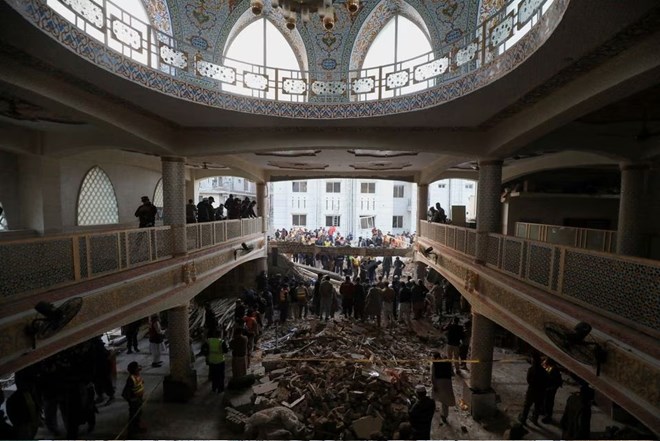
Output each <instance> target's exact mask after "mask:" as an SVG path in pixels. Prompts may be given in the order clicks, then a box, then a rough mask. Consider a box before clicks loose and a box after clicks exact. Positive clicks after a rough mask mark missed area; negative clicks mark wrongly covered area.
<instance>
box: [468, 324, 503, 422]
mask: <svg viewBox="0 0 660 441" xmlns="http://www.w3.org/2000/svg"><path fill="white" fill-rule="evenodd" d="M494 337H495V325H494V323H493V322H492V321H490V320H489V319H487V318H486V317H484V316H483V315H481V314H477V313H473V314H472V340H471V341H470V348H471V357H470V358H471V359H472V360H477V361H478V362H477V363H471V364H470V383H469V390H466V391H465V392H466V394H465V395H466V397H464V399H465V401H466V402H467V403H469V404H470V412H471V413H472V417H473V418H474V419H477V420H478V419H481V418H484V417H488V416H491V415H493V414H494V413H495V412H496V405H495V391H494V390H493V389H492V387H491V379H492V374H493V347H494Z"/></svg>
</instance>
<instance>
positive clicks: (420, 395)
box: [408, 385, 435, 440]
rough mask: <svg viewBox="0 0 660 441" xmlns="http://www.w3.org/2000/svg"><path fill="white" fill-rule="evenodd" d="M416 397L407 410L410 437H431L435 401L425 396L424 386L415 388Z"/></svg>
mask: <svg viewBox="0 0 660 441" xmlns="http://www.w3.org/2000/svg"><path fill="white" fill-rule="evenodd" d="M415 395H416V396H417V399H416V400H415V402H414V403H413V405H412V406H411V407H410V410H409V411H408V417H409V419H410V425H411V426H412V439H418V440H419V439H431V421H432V420H433V414H434V413H435V401H434V400H433V399H431V398H429V397H427V396H426V387H424V386H422V385H419V386H417V387H416V388H415Z"/></svg>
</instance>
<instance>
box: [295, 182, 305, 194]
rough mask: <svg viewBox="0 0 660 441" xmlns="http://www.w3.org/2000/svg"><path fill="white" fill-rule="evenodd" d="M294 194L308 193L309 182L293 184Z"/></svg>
mask: <svg viewBox="0 0 660 441" xmlns="http://www.w3.org/2000/svg"><path fill="white" fill-rule="evenodd" d="M291 185H292V186H293V188H292V189H293V192H294V193H307V181H300V182H292V183H291Z"/></svg>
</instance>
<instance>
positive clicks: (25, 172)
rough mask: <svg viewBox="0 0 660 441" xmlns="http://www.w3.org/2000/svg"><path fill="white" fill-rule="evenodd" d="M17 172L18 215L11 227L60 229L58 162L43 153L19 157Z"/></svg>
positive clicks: (40, 229) (44, 229)
mask: <svg viewBox="0 0 660 441" xmlns="http://www.w3.org/2000/svg"><path fill="white" fill-rule="evenodd" d="M17 172H18V182H19V185H18V193H19V197H18V199H19V201H20V210H21V216H20V225H16V223H14V224H13V226H12V227H11V228H12V229H19V228H25V229H30V230H35V231H37V232H39V233H41V234H44V233H51V232H53V233H54V232H59V231H61V230H62V188H61V181H62V178H61V169H60V161H59V160H58V159H53V158H47V157H45V156H21V157H20V159H19V161H18V170H17ZM76 197H78V195H76ZM16 217H17V216H14V218H16Z"/></svg>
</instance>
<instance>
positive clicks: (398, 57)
mask: <svg viewBox="0 0 660 441" xmlns="http://www.w3.org/2000/svg"><path fill="white" fill-rule="evenodd" d="M427 33H428V32H427V31H426V30H422V29H421V28H420V27H418V26H417V25H416V24H415V23H413V22H412V21H411V20H409V19H407V18H406V17H404V16H402V15H399V14H397V15H395V16H394V17H393V18H392V19H391V20H390V21H389V22H387V23H386V24H385V26H383V28H382V29H381V30H380V32H379V33H378V35H376V38H374V40H373V42H372V43H371V46H370V47H369V50H368V52H367V53H366V55H365V57H364V62H363V63H362V69H368V68H376V67H377V66H382V65H385V64H393V65H397V64H398V63H401V64H403V65H404V66H405V60H411V59H413V58H416V57H419V56H420V55H423V54H425V53H427V52H430V51H431V50H432V46H431V41H430V39H429V38H428V36H427ZM411 41H414V42H415V43H414V44H410V42H411ZM431 81H433V80H431ZM412 83H413V84H410V85H408V86H405V87H403V88H401V89H399V88H393V89H390V88H389V87H388V86H387V85H386V84H384V83H383V84H381V85H380V90H378V88H377V89H376V90H374V92H372V93H370V94H365V98H366V99H374V98H377V97H379V96H380V97H382V98H390V97H392V96H396V95H401V94H404V93H410V92H414V91H416V90H422V89H425V88H426V87H429V85H431V84H434V83H431V82H419V83H417V82H416V81H415V82H412Z"/></svg>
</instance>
